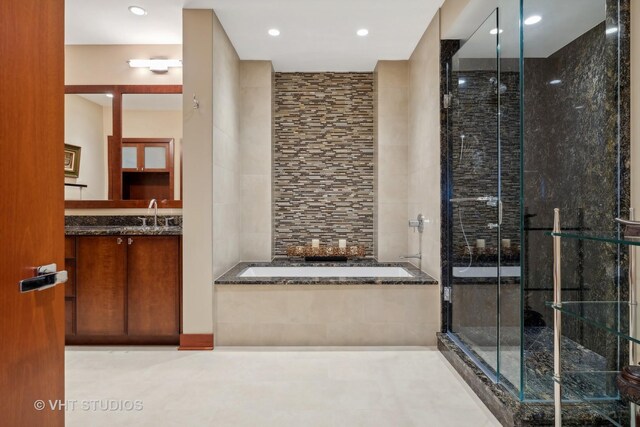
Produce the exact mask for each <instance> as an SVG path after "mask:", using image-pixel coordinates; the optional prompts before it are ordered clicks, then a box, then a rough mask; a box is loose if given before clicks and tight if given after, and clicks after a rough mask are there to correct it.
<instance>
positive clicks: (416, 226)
mask: <svg viewBox="0 0 640 427" xmlns="http://www.w3.org/2000/svg"><path fill="white" fill-rule="evenodd" d="M428 222H430V221H429V220H428V219H426V218H425V217H424V215H422V214H418V217H417V218H416V219H410V220H409V227H411V228H413V232H414V233H415V232H416V231H418V232H419V233H422V232H424V225H425V224H426V223H428Z"/></svg>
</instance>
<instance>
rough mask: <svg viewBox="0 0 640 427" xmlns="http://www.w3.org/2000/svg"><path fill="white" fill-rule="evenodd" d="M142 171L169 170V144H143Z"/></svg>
mask: <svg viewBox="0 0 640 427" xmlns="http://www.w3.org/2000/svg"><path fill="white" fill-rule="evenodd" d="M143 170H144V171H147V172H152V171H168V170H169V145H168V144H145V145H144V169H143Z"/></svg>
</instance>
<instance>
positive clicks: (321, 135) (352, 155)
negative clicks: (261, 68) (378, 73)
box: [273, 72, 374, 256]
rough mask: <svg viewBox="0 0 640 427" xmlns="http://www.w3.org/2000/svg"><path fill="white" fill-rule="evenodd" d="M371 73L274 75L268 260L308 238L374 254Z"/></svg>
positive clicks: (304, 241) (372, 96) (306, 240)
mask: <svg viewBox="0 0 640 427" xmlns="http://www.w3.org/2000/svg"><path fill="white" fill-rule="evenodd" d="M373 121H374V93H373V73H331V72H327V73H275V111H274V125H275V139H274V153H273V156H274V157H273V203H274V254H275V255H276V256H278V255H286V250H287V247H288V246H292V245H304V244H306V243H308V242H309V241H310V240H311V239H312V238H317V239H320V240H321V243H322V244H329V243H334V242H336V241H337V240H338V239H345V238H346V239H347V242H348V244H357V245H365V246H366V247H367V253H368V255H371V254H373V234H374V225H373V203H374V188H373V185H374V171H373V149H374V147H373V133H374V132H373V130H374V127H373Z"/></svg>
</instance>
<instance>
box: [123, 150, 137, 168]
mask: <svg viewBox="0 0 640 427" xmlns="http://www.w3.org/2000/svg"><path fill="white" fill-rule="evenodd" d="M139 159H140V155H139V147H138V146H137V145H135V144H122V170H126V171H139V170H140V164H139V163H140V161H139Z"/></svg>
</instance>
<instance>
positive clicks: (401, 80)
mask: <svg viewBox="0 0 640 427" xmlns="http://www.w3.org/2000/svg"><path fill="white" fill-rule="evenodd" d="M376 72H377V73H378V79H379V80H378V87H409V80H408V78H409V68H408V66H407V61H378V64H377V65H376Z"/></svg>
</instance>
